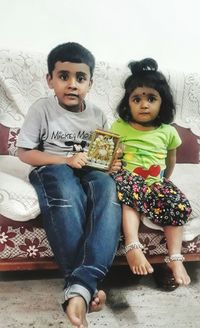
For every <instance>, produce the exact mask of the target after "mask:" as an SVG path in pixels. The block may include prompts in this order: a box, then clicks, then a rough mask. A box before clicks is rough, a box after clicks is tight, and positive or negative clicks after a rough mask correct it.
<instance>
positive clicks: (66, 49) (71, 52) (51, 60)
mask: <svg viewBox="0 0 200 328" xmlns="http://www.w3.org/2000/svg"><path fill="white" fill-rule="evenodd" d="M58 61H60V62H65V61H68V62H71V63H83V64H86V65H88V66H89V69H90V75H91V78H92V76H93V72H94V68H95V58H94V56H93V54H92V53H91V52H90V51H89V50H88V49H86V48H85V47H83V46H82V45H81V44H79V43H76V42H67V43H63V44H60V45H58V46H56V47H55V48H53V49H52V50H51V51H50V53H49V55H48V57H47V66H48V73H49V74H50V76H51V77H52V72H53V70H54V68H55V64H56V62H58Z"/></svg>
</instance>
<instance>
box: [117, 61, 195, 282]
mask: <svg viewBox="0 0 200 328" xmlns="http://www.w3.org/2000/svg"><path fill="white" fill-rule="evenodd" d="M129 68H130V69H131V72H132V75H131V76H129V77H128V78H127V80H126V81H125V84H124V86H125V95H124V97H123V99H122V100H121V102H120V103H119V105H118V108H117V111H118V114H119V117H120V118H119V119H118V120H117V121H115V122H114V123H113V125H112V128H111V130H112V131H113V132H115V133H118V134H120V137H121V142H122V145H123V147H124V153H123V161H122V163H123V162H125V163H126V170H124V169H123V168H122V170H120V171H119V172H117V173H114V174H113V177H114V179H115V181H116V182H117V189H118V194H119V198H120V200H121V202H122V204H123V230H124V236H125V253H126V257H127V261H128V263H129V266H130V268H131V270H132V271H133V273H134V274H138V275H143V274H148V273H152V272H153V268H152V266H151V265H150V263H149V262H148V261H147V259H146V257H145V256H144V254H143V252H142V248H143V245H142V244H141V243H140V242H139V239H138V229H139V224H140V219H141V216H142V215H145V216H146V217H148V218H149V219H150V220H152V222H154V223H155V224H158V225H161V226H163V229H164V233H165V236H166V241H167V246H168V253H169V256H167V257H166V258H165V261H166V263H167V265H168V266H169V268H170V269H171V270H172V272H173V275H174V278H175V280H176V282H177V283H178V284H183V285H188V284H189V283H190V277H189V276H188V274H187V272H186V269H185V267H184V266H183V260H184V257H183V255H181V246H182V232H183V224H185V223H186V221H187V220H188V217H189V215H190V213H191V207H190V204H189V201H188V200H187V199H186V198H185V196H184V194H183V193H182V192H181V191H180V190H179V189H178V188H177V187H176V186H175V185H174V184H173V183H172V182H171V181H169V180H168V178H169V177H170V175H171V174H172V171H173V169H174V166H175V162H176V148H177V147H179V146H180V144H181V139H180V137H179V135H178V133H177V131H176V129H175V128H174V127H173V126H171V125H170V123H171V122H172V121H173V118H174V115H175V106H174V101H173V96H172V93H171V90H170V87H169V85H168V83H167V81H166V78H165V76H164V75H163V74H162V73H161V72H159V71H158V70H157V69H158V65H157V63H156V61H155V60H153V59H151V58H146V59H144V60H141V61H139V62H131V63H130V64H129Z"/></svg>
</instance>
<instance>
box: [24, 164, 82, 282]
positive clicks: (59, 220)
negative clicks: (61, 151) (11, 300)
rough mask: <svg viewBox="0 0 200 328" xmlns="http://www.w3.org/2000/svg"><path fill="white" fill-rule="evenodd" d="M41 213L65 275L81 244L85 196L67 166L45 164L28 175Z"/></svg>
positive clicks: (71, 267)
mask: <svg viewBox="0 0 200 328" xmlns="http://www.w3.org/2000/svg"><path fill="white" fill-rule="evenodd" d="M30 182H31V183H32V185H33V186H34V188H35V190H36V192H37V195H38V199H39V203H40V208H41V213H42V216H43V224H44V229H45V231H46V233H47V237H48V241H49V243H50V245H51V248H52V250H53V253H54V255H55V258H56V260H57V262H58V264H59V266H60V268H61V270H62V271H63V272H64V275H65V277H66V278H67V277H68V276H69V275H70V274H71V272H72V271H73V269H74V267H75V265H76V261H77V254H78V252H79V249H80V248H81V247H82V245H83V240H84V234H85V225H86V215H85V213H86V208H87V197H86V195H85V192H84V190H83V188H82V186H81V184H80V181H79V179H78V178H77V177H76V176H75V175H74V172H73V170H72V169H71V168H70V167H68V166H67V165H62V164H61V165H48V166H46V167H41V168H38V169H35V170H34V171H32V172H31V174H30Z"/></svg>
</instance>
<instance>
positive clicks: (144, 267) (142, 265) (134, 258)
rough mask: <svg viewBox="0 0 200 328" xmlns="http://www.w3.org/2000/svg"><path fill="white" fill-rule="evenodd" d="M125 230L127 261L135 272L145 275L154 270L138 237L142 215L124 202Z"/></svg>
mask: <svg viewBox="0 0 200 328" xmlns="http://www.w3.org/2000/svg"><path fill="white" fill-rule="evenodd" d="M122 209H123V232H124V237H125V250H126V249H127V251H126V258H127V262H128V264H129V266H130V269H131V270H132V271H133V273H134V274H138V275H145V274H148V273H152V272H153V268H152V266H151V264H150V263H149V262H148V261H147V259H146V257H145V255H144V253H143V251H142V245H141V244H140V241H139V238H138V230H139V226H140V215H139V213H138V212H137V211H136V210H134V209H133V208H131V207H129V206H127V205H124V204H123V207H122Z"/></svg>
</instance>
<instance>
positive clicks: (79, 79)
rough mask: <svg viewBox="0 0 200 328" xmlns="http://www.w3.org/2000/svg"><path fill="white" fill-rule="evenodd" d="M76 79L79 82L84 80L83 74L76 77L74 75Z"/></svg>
mask: <svg viewBox="0 0 200 328" xmlns="http://www.w3.org/2000/svg"><path fill="white" fill-rule="evenodd" d="M76 79H77V81H78V82H79V83H81V82H83V81H85V80H86V77H85V75H82V74H78V75H77V77H76Z"/></svg>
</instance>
